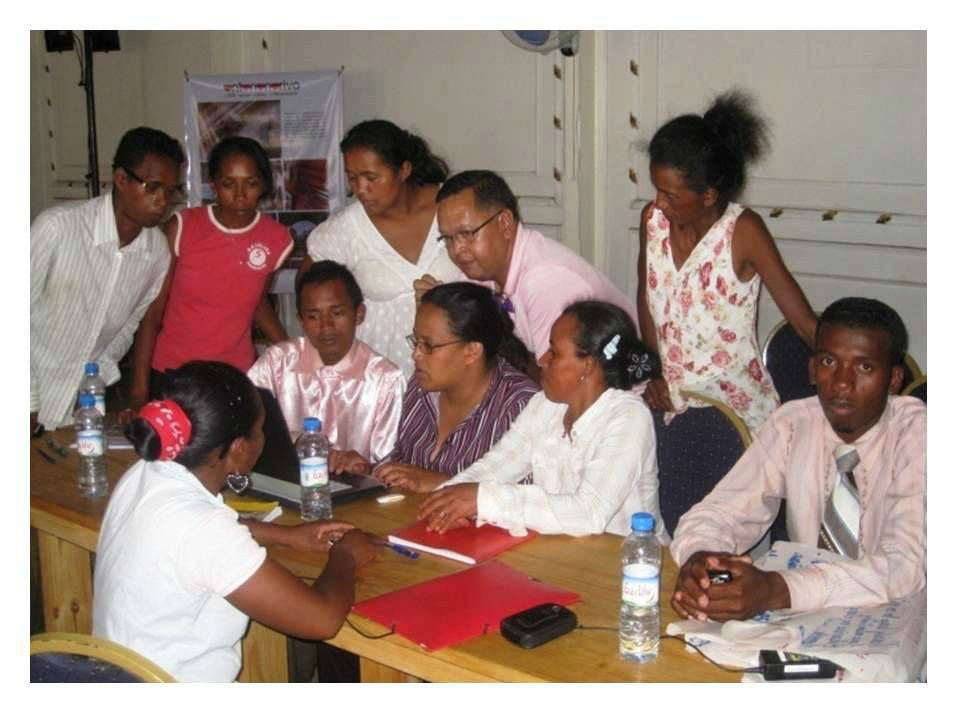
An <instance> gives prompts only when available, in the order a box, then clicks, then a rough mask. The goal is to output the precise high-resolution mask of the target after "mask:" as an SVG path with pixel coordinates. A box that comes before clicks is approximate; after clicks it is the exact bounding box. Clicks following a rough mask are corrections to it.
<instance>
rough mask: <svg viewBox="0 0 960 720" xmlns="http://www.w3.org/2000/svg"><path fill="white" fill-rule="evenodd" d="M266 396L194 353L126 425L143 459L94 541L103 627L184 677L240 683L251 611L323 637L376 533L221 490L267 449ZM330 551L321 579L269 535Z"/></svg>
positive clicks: (97, 621)
mask: <svg viewBox="0 0 960 720" xmlns="http://www.w3.org/2000/svg"><path fill="white" fill-rule="evenodd" d="M263 417H264V412H263V407H262V406H261V403H260V397H259V395H258V393H257V391H256V389H255V388H254V386H253V384H252V383H251V382H250V380H248V379H247V377H246V376H245V375H244V374H243V373H241V372H240V371H239V370H237V369H235V368H233V367H231V366H229V365H226V364H223V363H218V362H191V363H187V364H186V365H184V366H183V367H181V368H180V369H178V370H174V371H172V372H171V373H170V374H169V383H168V384H167V385H166V387H165V392H164V397H163V398H162V399H161V400H159V401H154V402H151V403H147V404H146V405H145V406H144V407H143V409H142V410H141V412H140V414H139V415H138V416H137V417H136V418H135V419H134V420H133V422H132V423H131V424H130V428H129V430H128V431H127V436H128V437H129V439H130V441H131V442H132V443H133V446H134V448H135V449H136V451H137V454H138V455H140V457H141V458H142V459H141V460H140V462H138V463H136V464H135V465H134V466H133V467H131V468H130V469H129V470H128V471H127V472H126V474H125V475H124V476H123V478H121V480H120V482H119V483H118V484H117V487H116V489H115V490H114V491H113V495H112V496H111V498H110V503H109V505H108V507H107V512H106V515H105V516H104V519H103V525H102V528H101V531H100V540H99V542H98V543H97V565H96V571H95V575H94V606H93V632H94V634H95V635H100V636H103V637H106V638H109V639H111V640H114V641H116V642H119V643H121V644H123V645H126V646H127V647H129V648H132V649H133V650H135V651H137V652H139V653H140V654H142V655H144V656H146V657H147V658H149V659H150V660H152V661H154V662H155V663H157V664H158V665H160V666H161V667H162V668H164V669H165V670H167V671H168V672H169V673H170V674H171V675H173V676H174V677H175V678H176V679H177V680H181V681H231V680H234V679H235V678H236V676H237V674H238V673H239V671H240V666H241V654H240V638H241V637H242V636H243V634H244V633H245V632H246V629H247V623H248V620H249V618H251V617H252V618H254V619H255V620H257V621H258V622H261V623H263V624H265V625H268V626H270V627H272V628H274V629H276V630H279V631H280V632H283V633H286V634H288V635H294V636H297V637H302V638H309V639H317V640H323V639H325V638H329V637H332V636H333V635H334V634H336V632H337V631H338V630H339V628H340V625H341V624H342V623H343V620H344V618H345V617H346V615H347V612H348V611H349V610H350V606H351V605H352V604H353V585H354V571H355V570H356V569H357V568H358V567H360V566H361V565H364V564H365V563H367V562H369V561H370V560H371V559H372V558H373V557H374V555H375V554H376V552H377V543H376V541H375V540H374V539H373V538H372V537H371V536H369V535H367V534H366V533H364V532H361V531H359V530H355V529H351V526H350V525H347V524H345V523H339V522H315V523H307V524H304V525H298V526H292V527H285V526H279V525H276V526H275V525H271V524H268V523H260V522H255V521H246V520H245V521H238V519H237V513H236V512H235V511H233V510H231V509H230V508H229V507H227V506H226V505H225V504H224V502H223V498H222V497H221V495H220V491H221V490H222V489H223V486H224V485H229V486H230V487H231V488H233V489H235V490H237V491H241V490H242V489H244V488H245V487H246V486H247V485H248V484H249V477H248V475H249V473H250V470H251V468H252V467H253V464H254V463H255V462H256V460H257V457H258V456H259V455H260V451H261V450H262V449H263ZM270 543H279V544H283V545H288V546H291V547H297V548H300V549H305V550H328V549H329V557H328V560H327V565H326V567H325V568H324V570H323V573H321V575H320V577H318V578H317V580H316V582H315V583H314V584H313V587H312V588H311V587H308V586H307V585H304V584H303V583H302V582H301V581H300V580H298V579H297V578H296V577H294V576H293V575H292V574H290V573H289V572H288V571H287V570H286V569H284V568H283V567H282V566H281V565H279V564H277V563H276V562H274V561H273V560H271V559H270V558H268V557H267V554H266V550H265V549H264V548H263V547H262V545H264V544H270Z"/></svg>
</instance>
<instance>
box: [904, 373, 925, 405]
mask: <svg viewBox="0 0 960 720" xmlns="http://www.w3.org/2000/svg"><path fill="white" fill-rule="evenodd" d="M904 385H905V387H904V388H903V391H902V392H901V393H900V394H901V395H911V396H912V397H915V398H917V399H918V400H923V404H924V405H926V404H927V376H926V375H920V376H919V377H918V378H917V379H916V380H914V381H913V382H912V383H910V384H909V385H907V384H906V382H904Z"/></svg>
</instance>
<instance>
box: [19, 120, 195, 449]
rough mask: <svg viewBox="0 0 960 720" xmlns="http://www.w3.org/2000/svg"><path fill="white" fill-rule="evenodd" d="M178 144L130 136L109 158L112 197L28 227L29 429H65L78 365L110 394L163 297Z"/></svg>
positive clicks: (151, 133) (54, 212)
mask: <svg viewBox="0 0 960 720" xmlns="http://www.w3.org/2000/svg"><path fill="white" fill-rule="evenodd" d="M183 160H184V155H183V150H182V149H181V147H180V144H179V143H178V142H177V141H176V140H174V139H173V138H171V137H170V136H169V135H167V134H166V133H163V132H160V131H159V130H154V129H153V128H147V127H139V128H135V129H133V130H129V131H127V133H126V134H124V136H123V138H122V139H121V140H120V145H119V146H118V147H117V152H116V154H115V155H114V158H113V191H112V192H111V193H109V194H106V195H102V196H100V197H96V198H93V199H91V200H85V201H78V202H70V203H65V204H63V205H58V206H57V207H53V208H50V209H48V210H45V211H44V212H42V213H40V215H38V216H37V218H36V220H34V222H33V224H32V225H31V227H30V429H31V432H32V431H34V430H35V429H36V425H37V423H38V422H39V424H41V425H43V426H46V427H48V428H55V427H59V426H62V425H66V424H69V423H70V422H71V421H72V420H71V417H72V412H73V406H74V401H75V400H76V393H77V387H78V386H79V385H80V380H81V379H82V377H83V371H84V365H85V363H87V362H96V363H98V364H99V365H100V375H101V377H102V378H103V380H104V382H105V383H107V384H108V385H110V384H112V383H114V382H116V381H117V380H118V379H119V378H120V371H119V369H118V367H117V362H118V361H119V360H120V358H121V357H123V355H124V354H125V353H126V351H127V349H128V348H129V347H130V344H131V343H132V341H133V336H134V332H135V331H136V329H137V326H138V324H139V322H140V319H141V318H142V317H143V314H144V313H145V312H146V310H147V307H149V305H150V303H151V302H152V301H153V299H154V298H155V297H156V296H157V293H159V292H160V288H161V286H162V284H163V281H164V278H165V276H166V272H167V267H168V266H169V264H170V252H169V249H168V247H167V241H166V238H165V237H164V235H163V233H162V232H161V231H160V230H159V229H158V225H160V223H161V221H163V219H164V218H165V217H166V215H167V212H168V210H169V209H170V207H171V206H172V205H175V204H177V203H179V202H181V201H182V200H183V188H182V186H181V185H180V167H181V165H182V164H183Z"/></svg>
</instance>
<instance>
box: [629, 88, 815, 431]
mask: <svg viewBox="0 0 960 720" xmlns="http://www.w3.org/2000/svg"><path fill="white" fill-rule="evenodd" d="M767 146H768V139H767V126H766V123H765V122H764V120H763V119H762V118H761V117H760V116H759V115H757V114H756V112H754V110H753V107H752V101H751V99H750V98H749V97H747V96H746V95H744V94H742V93H740V92H736V91H734V92H729V93H727V94H725V95H721V96H720V97H718V98H717V99H716V100H715V101H714V103H713V105H711V107H710V109H708V110H707V112H706V113H704V115H703V117H700V116H699V115H681V116H680V117H676V118H674V119H673V120H670V121H669V122H667V123H666V124H665V125H664V126H663V127H661V128H660V129H659V130H657V132H656V134H655V135H654V136H653V139H652V140H651V141H650V145H649V148H648V152H649V155H650V180H651V182H652V183H653V186H654V188H655V189H656V193H657V194H656V199H655V200H654V201H653V202H651V203H649V204H647V206H646V207H645V208H644V209H643V213H642V215H641V223H640V255H639V258H638V260H637V275H638V279H639V284H638V289H637V315H638V317H639V320H640V331H641V333H642V335H643V339H644V342H646V343H647V344H648V345H649V346H650V347H651V348H652V349H653V350H656V351H658V352H659V354H660V357H661V359H662V361H663V376H662V377H657V378H655V379H653V380H652V381H651V382H650V383H649V384H648V385H647V387H646V389H645V391H644V397H645V398H646V399H647V402H648V403H649V404H650V407H651V408H652V409H654V410H660V411H665V412H667V415H666V421H667V422H669V421H670V420H671V419H672V418H673V414H674V413H675V412H682V411H683V410H684V409H685V408H686V406H687V404H688V403H689V404H690V405H699V404H702V403H698V402H696V401H693V400H690V401H687V400H684V399H683V398H681V396H680V391H681V390H694V391H696V392H699V393H702V394H705V395H708V396H709V397H712V398H714V399H716V400H719V401H721V402H723V403H726V404H727V405H729V406H730V407H732V408H733V409H734V411H735V412H736V413H737V414H738V415H740V417H742V418H743V419H744V421H745V422H746V423H747V425H748V426H749V427H750V429H751V430H752V431H756V429H757V428H758V427H759V426H760V425H761V424H762V423H763V421H764V420H765V419H766V418H767V416H769V415H770V413H771V412H773V410H774V409H775V408H776V407H777V405H778V404H779V402H780V399H779V397H778V396H777V391H776V389H775V388H774V386H773V381H772V380H771V379H770V374H769V373H768V372H767V369H766V368H765V367H764V365H763V361H762V360H761V357H760V348H759V345H758V343H757V331H756V327H757V301H758V298H759V294H760V285H761V283H763V284H764V285H765V286H766V287H767V290H768V291H769V292H770V295H771V297H772V298H773V299H774V301H775V302H776V303H777V306H778V307H779V308H780V311H781V312H782V313H783V315H784V317H786V318H787V320H788V321H789V322H790V324H791V325H792V326H793V327H794V329H795V330H796V331H797V333H799V334H800V336H801V337H802V338H803V339H804V340H806V342H807V344H808V345H810V346H811V347H813V332H814V327H815V326H816V318H815V316H814V314H813V311H812V310H811V309H810V304H809V303H808V302H807V299H806V297H805V296H804V294H803V291H802V290H801V289H800V286H799V285H797V282H796V280H794V278H793V276H792V275H791V274H790V271H789V270H788V269H787V268H786V266H785V265H784V263H783V260H782V258H781V257H780V253H779V252H778V251H777V246H776V244H775V243H774V240H773V237H772V236H771V235H770V232H769V231H768V230H767V227H766V225H764V222H763V220H762V219H761V218H760V216H759V215H758V214H757V213H755V212H753V211H752V210H749V209H747V208H744V207H743V206H742V205H739V204H737V203H735V202H733V200H734V199H735V198H736V197H737V196H738V195H739V193H740V191H741V190H742V189H743V186H744V184H745V183H746V166H747V164H748V163H750V162H754V161H756V160H758V159H759V158H760V157H762V155H763V154H764V153H765V152H766V150H767Z"/></svg>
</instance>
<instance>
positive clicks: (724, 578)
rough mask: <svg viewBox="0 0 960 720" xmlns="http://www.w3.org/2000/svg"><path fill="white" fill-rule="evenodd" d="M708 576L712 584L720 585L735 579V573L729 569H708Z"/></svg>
mask: <svg viewBox="0 0 960 720" xmlns="http://www.w3.org/2000/svg"><path fill="white" fill-rule="evenodd" d="M707 577H708V578H710V584H711V585H720V584H721V583H728V582H730V581H731V580H733V575H732V574H731V573H730V571H729V570H707Z"/></svg>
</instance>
